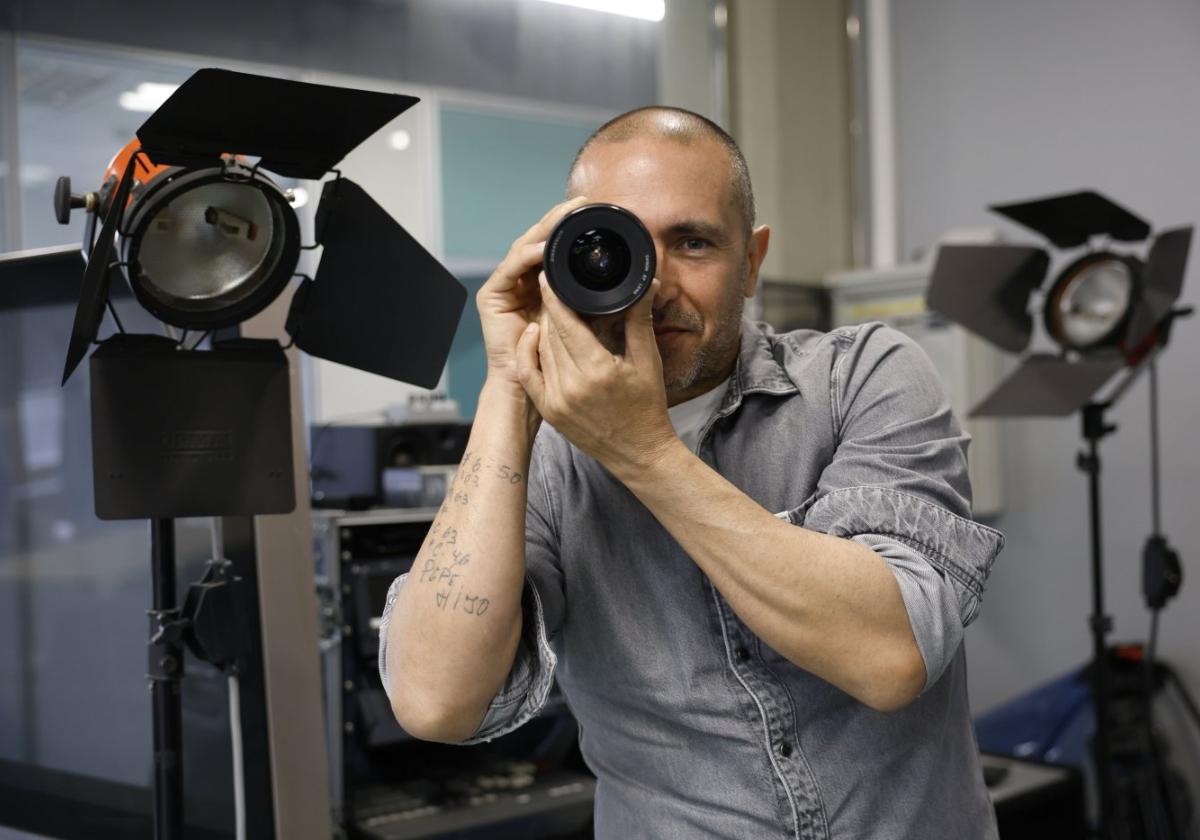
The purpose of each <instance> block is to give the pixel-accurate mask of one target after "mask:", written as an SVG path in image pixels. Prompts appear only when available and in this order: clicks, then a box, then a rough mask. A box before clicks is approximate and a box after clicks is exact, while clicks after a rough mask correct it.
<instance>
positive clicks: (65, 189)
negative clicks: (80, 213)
mask: <svg viewBox="0 0 1200 840" xmlns="http://www.w3.org/2000/svg"><path fill="white" fill-rule="evenodd" d="M98 201H99V198H98V196H97V195H96V194H95V193H83V194H82V195H80V194H78V193H73V192H71V179H70V178H68V177H67V176H66V175H63V176H62V177H61V178H59V179H58V181H57V182H55V184H54V218H56V219H58V223H59V224H60V225H66V224H70V222H71V211H72V210H74V209H75V208H77V207H84V208H87V209H88V210H93V209H95V207H96V204H97V202H98Z"/></svg>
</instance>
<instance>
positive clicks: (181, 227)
mask: <svg viewBox="0 0 1200 840" xmlns="http://www.w3.org/2000/svg"><path fill="white" fill-rule="evenodd" d="M135 158H136V160H135ZM131 161H133V162H134V165H133V174H132V179H133V181H132V184H131V187H130V196H129V199H128V203H127V205H126V206H125V208H124V210H123V211H122V218H121V219H120V220H119V222H118V225H117V244H116V251H117V254H118V257H119V262H118V266H119V267H120V270H121V273H122V274H123V275H124V277H125V279H126V280H127V281H128V283H129V286H130V288H131V289H132V290H133V293H134V295H135V296H136V297H137V300H138V302H139V303H141V305H142V306H144V307H145V308H146V309H147V310H149V311H150V312H151V313H152V314H153V315H154V316H155V317H157V318H159V319H160V320H162V321H165V322H166V323H168V324H171V325H173V326H176V327H181V328H183V329H188V330H201V331H204V330H212V329H219V328H222V327H229V326H233V325H235V324H239V323H241V322H242V321H244V320H246V319H247V318H249V317H251V316H253V315H255V314H257V313H258V312H259V311H261V310H262V309H263V307H265V306H266V305H267V304H269V303H270V302H271V301H272V300H274V299H275V298H276V297H277V296H278V295H279V293H280V292H281V291H282V290H283V288H284V286H286V285H287V282H288V280H290V279H291V277H292V276H293V272H294V271H295V268H296V263H297V261H298V258H299V254H300V234H299V225H298V224H297V220H296V214H295V213H294V212H293V211H292V208H291V207H290V206H289V202H290V200H291V196H289V195H288V194H287V193H285V192H284V191H283V190H281V189H280V188H279V187H278V186H276V185H275V183H274V182H273V181H272V180H271V179H270V178H268V177H267V176H266V174H265V173H263V172H262V171H260V170H258V169H255V168H254V167H253V166H250V165H248V164H247V162H246V161H245V160H240V159H238V158H236V157H234V156H233V155H228V154H226V155H222V156H221V157H220V158H219V159H218V160H216V161H214V162H213V163H214V165H213V166H209V167H204V168H200V169H192V170H189V169H186V168H183V167H174V166H167V165H162V164H153V163H150V162H148V160H147V158H146V155H145V154H144V153H143V152H142V150H141V146H140V143H139V142H138V141H137V140H132V141H130V142H129V144H128V145H126V146H125V148H124V149H122V150H121V151H120V153H119V154H118V155H117V156H116V157H115V158H113V161H112V163H110V164H109V167H108V170H107V171H106V172H105V173H104V179H103V182H102V183H103V184H104V185H105V186H104V187H102V188H101V194H91V195H85V196H76V195H72V194H71V191H70V181H69V180H67V179H66V178H60V179H59V182H58V186H57V187H56V190H55V195H54V208H55V213H56V215H57V217H58V220H59V221H60V222H62V223H64V224H66V222H67V221H68V214H69V212H70V209H71V208H72V207H88V206H89V205H90V206H92V207H93V208H94V207H97V206H99V205H100V204H101V203H102V201H103V198H104V196H105V195H107V194H108V193H110V192H111V191H112V190H113V189H115V188H116V186H117V185H118V184H119V183H120V178H121V175H122V174H123V173H124V172H125V170H126V169H127V168H128V167H129V165H130V162H131ZM91 218H93V219H94V218H95V215H94V214H93V215H92V216H91Z"/></svg>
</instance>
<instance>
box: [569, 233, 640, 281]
mask: <svg viewBox="0 0 1200 840" xmlns="http://www.w3.org/2000/svg"><path fill="white" fill-rule="evenodd" d="M629 263H630V256H629V246H627V245H626V244H625V243H624V242H623V241H622V240H621V238H620V237H619V236H617V234H615V233H614V232H613V231H611V230H604V229H599V230H589V231H587V232H585V233H583V234H582V235H580V236H577V237H576V238H575V241H574V242H572V243H571V253H570V255H569V256H568V257H567V266H568V267H569V268H570V269H571V275H572V276H573V277H574V278H575V279H576V280H578V281H579V282H580V284H582V285H583V286H586V287H587V288H589V289H592V290H593V291H596V292H605V291H608V290H609V289H612V288H614V287H615V286H616V285H617V284H618V283H620V282H621V281H622V280H624V279H625V275H626V274H628V273H629Z"/></svg>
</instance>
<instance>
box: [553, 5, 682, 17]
mask: <svg viewBox="0 0 1200 840" xmlns="http://www.w3.org/2000/svg"><path fill="white" fill-rule="evenodd" d="M546 2H549V3H558V4H560V5H563V6H575V7H577V8H580V9H591V10H592V11H596V12H608V13H610V14H614V15H625V16H626V17H633V18H640V19H642V20H653V21H659V20H662V19H663V15H665V14H666V12H667V4H666V0H546Z"/></svg>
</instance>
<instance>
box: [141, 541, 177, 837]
mask: <svg viewBox="0 0 1200 840" xmlns="http://www.w3.org/2000/svg"><path fill="white" fill-rule="evenodd" d="M150 566H151V568H150V571H151V574H152V575H153V587H154V609H152V610H151V611H150V646H149V659H150V662H149V670H148V671H147V676H148V678H149V680H150V685H151V692H152V698H153V704H154V837H155V840H176V839H177V838H179V837H180V836H181V834H182V829H183V720H182V702H181V700H180V688H181V687H180V682H181V681H182V679H183V645H182V634H181V633H180V632H179V630H180V620H181V619H180V613H179V608H178V607H177V606H176V604H175V520H174V519H151V520H150Z"/></svg>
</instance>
